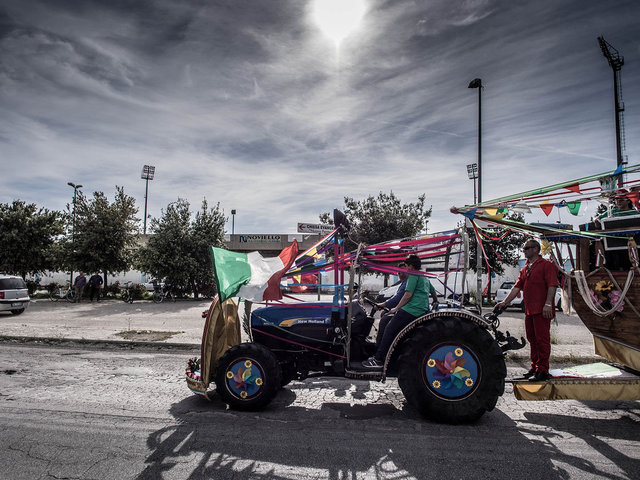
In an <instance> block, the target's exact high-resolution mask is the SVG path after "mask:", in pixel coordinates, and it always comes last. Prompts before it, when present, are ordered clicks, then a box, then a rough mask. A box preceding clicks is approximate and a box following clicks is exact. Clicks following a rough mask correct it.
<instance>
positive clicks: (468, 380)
mask: <svg viewBox="0 0 640 480" xmlns="http://www.w3.org/2000/svg"><path fill="white" fill-rule="evenodd" d="M464 384H465V385H466V386H467V387H472V386H473V379H472V378H467V379H466V380H465V381H464Z"/></svg>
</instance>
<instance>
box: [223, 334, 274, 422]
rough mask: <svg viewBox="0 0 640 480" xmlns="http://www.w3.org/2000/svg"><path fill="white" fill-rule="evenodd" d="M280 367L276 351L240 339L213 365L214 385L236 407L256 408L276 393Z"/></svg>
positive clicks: (241, 408) (263, 404)
mask: <svg viewBox="0 0 640 480" xmlns="http://www.w3.org/2000/svg"><path fill="white" fill-rule="evenodd" d="M281 385H282V371H281V369H280V365H279V363H278V360H277V359H276V357H275V355H274V354H273V353H272V352H271V350H269V349H268V348H266V347H264V346H263V345H260V344H257V343H241V344H240V345H235V346H233V347H231V348H230V349H229V350H227V351H226V352H225V354H224V355H223V356H222V358H220V361H219V362H218V366H217V368H216V389H217V392H218V395H220V397H221V398H222V400H223V401H224V402H225V403H226V404H227V405H229V406H230V407H231V408H233V409H235V410H259V409H261V408H263V407H265V406H266V405H267V404H268V403H269V402H270V401H271V400H272V399H273V397H275V395H276V393H277V392H278V390H279V389H280V387H281Z"/></svg>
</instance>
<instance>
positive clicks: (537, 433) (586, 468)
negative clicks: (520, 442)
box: [522, 402, 640, 478]
mask: <svg viewBox="0 0 640 480" xmlns="http://www.w3.org/2000/svg"><path fill="white" fill-rule="evenodd" d="M629 403H632V402H629ZM588 405H590V406H591V405H594V406H598V405H599V406H603V409H605V410H606V409H610V408H611V406H612V403H611V402H588ZM620 407H621V405H620V404H618V405H616V408H620ZM525 417H526V418H527V421H528V422H529V423H530V424H532V425H535V426H538V427H540V426H544V427H551V428H553V429H554V430H555V431H556V432H560V434H558V433H555V435H556V436H557V437H559V438H558V441H560V442H562V441H563V437H565V435H562V433H566V434H568V436H571V437H575V438H578V439H580V440H582V441H583V442H584V443H585V444H586V445H588V446H589V447H590V448H591V449H593V450H595V451H597V452H598V453H599V454H601V455H602V456H603V457H604V458H606V459H607V460H608V462H606V463H607V464H613V465H616V467H617V468H619V469H620V470H621V471H622V472H624V473H625V474H626V476H625V477H623V478H637V476H638V472H640V461H638V458H632V457H629V456H627V455H625V454H624V453H622V452H620V451H619V450H616V449H615V448H612V447H611V446H610V445H609V443H608V442H607V439H616V440H627V441H630V442H638V441H640V429H639V428H638V422H637V420H634V419H632V418H630V417H621V418H615V419H610V420H602V419H587V418H582V417H580V416H578V415H571V416H569V415H547V414H542V413H526V414H525ZM522 430H523V431H526V432H527V434H528V436H529V437H530V438H531V437H533V438H534V440H533V442H534V443H536V444H538V445H539V449H540V450H541V451H542V453H543V454H544V455H545V456H546V457H548V458H550V459H552V460H554V461H557V462H563V463H566V464H568V465H571V466H572V467H574V468H576V469H578V470H581V471H582V472H583V473H584V474H585V475H586V474H588V476H592V477H600V478H606V477H611V474H610V472H606V471H602V470H601V469H600V468H599V465H598V464H594V463H593V462H590V461H587V460H584V459H583V458H581V457H579V456H575V455H567V454H566V453H563V452H562V451H560V450H559V449H558V448H557V447H555V446H554V442H550V441H549V432H548V429H544V430H542V429H535V428H527V426H526V424H525V425H523V428H522Z"/></svg>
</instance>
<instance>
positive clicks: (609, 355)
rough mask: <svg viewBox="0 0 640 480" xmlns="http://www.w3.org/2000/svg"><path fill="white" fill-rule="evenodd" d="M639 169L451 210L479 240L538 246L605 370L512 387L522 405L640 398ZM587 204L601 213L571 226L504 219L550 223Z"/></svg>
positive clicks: (573, 370)
mask: <svg viewBox="0 0 640 480" xmlns="http://www.w3.org/2000/svg"><path fill="white" fill-rule="evenodd" d="M639 174H640V165H634V166H629V167H627V168H622V167H619V168H617V169H616V170H614V171H611V172H605V173H602V174H598V175H592V176H589V177H584V178H579V179H576V180H570V181H567V182H562V183H558V184H555V185H551V186H548V187H544V188H538V189H535V190H529V191H526V192H523V193H518V194H514V195H509V196H506V197H502V198H498V199H495V200H490V201H486V202H482V203H480V204H476V205H468V206H465V207H454V208H452V212H453V213H459V214H462V215H464V216H465V217H466V218H467V220H468V222H469V223H471V225H473V228H474V231H475V232H476V235H477V237H478V239H480V240H482V235H481V233H482V232H483V231H490V232H491V234H492V235H493V236H496V235H501V234H505V233H506V232H509V231H514V232H521V233H525V234H527V235H530V236H532V237H537V238H538V239H540V240H541V241H542V254H543V255H546V256H548V258H549V259H551V260H552V261H553V262H555V263H556V265H557V266H558V268H559V271H560V272H561V274H562V277H563V278H562V279H561V283H562V284H563V299H564V300H563V308H564V309H565V310H566V311H567V312H569V311H570V310H572V311H573V312H575V314H577V316H578V317H580V319H581V320H582V322H583V323H584V324H585V326H586V327H587V328H588V329H589V331H590V332H591V333H592V335H593V339H594V349H595V353H596V354H597V355H600V356H601V357H603V358H604V359H606V360H608V361H609V362H610V363H609V364H605V363H598V364H593V365H586V366H575V367H566V368H561V369H557V370H555V371H552V372H551V373H552V374H553V375H554V377H553V378H552V379H551V380H549V381H547V382H540V383H531V382H526V381H515V382H513V383H514V393H515V395H516V397H517V398H518V399H523V400H552V399H579V400H637V399H640V377H639V376H638V375H639V371H640V267H639V262H638V257H639V251H638V244H639V243H640V207H639V195H640V178H639ZM587 201H593V202H598V203H599V204H601V205H603V207H602V208H601V209H600V210H602V213H601V214H599V215H597V216H595V217H594V218H592V219H591V220H590V221H589V222H586V223H583V224H580V225H577V226H576V227H574V226H572V225H567V224H558V223H552V222H550V223H523V222H517V221H514V220H509V219H508V218H506V215H507V214H508V213H509V212H516V213H524V214H526V213H531V212H532V211H533V210H535V209H539V211H542V212H544V213H545V214H546V215H547V216H549V215H550V214H551V213H552V212H553V211H554V210H556V209H564V210H566V211H567V212H569V213H570V214H571V215H574V216H576V215H578V213H579V211H580V209H581V207H582V206H583V204H584V203H585V202H587Z"/></svg>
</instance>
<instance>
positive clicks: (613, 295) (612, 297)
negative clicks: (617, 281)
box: [609, 290, 624, 312]
mask: <svg viewBox="0 0 640 480" xmlns="http://www.w3.org/2000/svg"><path fill="white" fill-rule="evenodd" d="M621 296H622V293H621V292H619V291H618V290H611V292H610V293H609V303H611V306H612V307H613V306H614V305H615V304H616V303H618V301H619V300H620V297H621ZM623 310H624V301H622V303H621V304H620V306H619V307H618V308H617V310H616V312H621V311H623Z"/></svg>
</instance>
